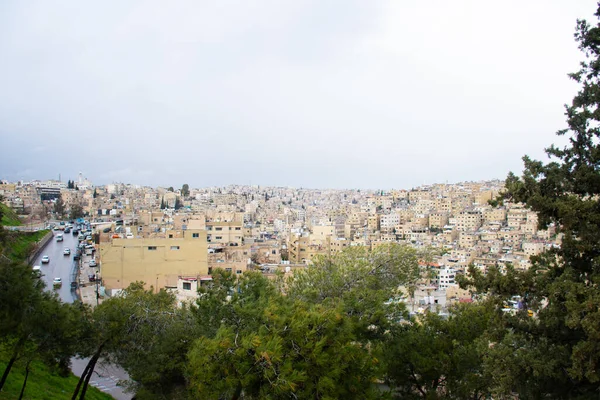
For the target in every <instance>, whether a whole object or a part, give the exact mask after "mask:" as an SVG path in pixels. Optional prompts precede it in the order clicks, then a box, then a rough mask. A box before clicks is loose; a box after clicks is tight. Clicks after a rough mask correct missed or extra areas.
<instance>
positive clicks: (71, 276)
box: [33, 225, 132, 400]
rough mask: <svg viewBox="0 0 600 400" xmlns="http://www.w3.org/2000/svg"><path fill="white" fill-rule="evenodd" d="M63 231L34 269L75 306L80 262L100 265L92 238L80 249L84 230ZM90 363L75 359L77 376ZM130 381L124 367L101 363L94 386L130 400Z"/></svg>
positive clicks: (56, 231)
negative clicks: (126, 385) (127, 382)
mask: <svg viewBox="0 0 600 400" xmlns="http://www.w3.org/2000/svg"><path fill="white" fill-rule="evenodd" d="M57 226H58V225H57ZM63 229H64V230H60V229H58V230H53V231H52V232H53V235H54V237H53V239H52V240H51V241H49V242H48V244H47V245H46V246H45V247H44V249H43V250H42V251H41V252H40V254H39V255H38V256H37V257H36V259H35V260H34V262H33V265H34V269H35V270H38V271H39V272H40V274H41V278H42V280H43V281H44V283H45V284H46V290H53V291H55V292H56V293H57V294H58V296H59V297H60V299H61V300H62V301H63V302H65V303H73V302H75V301H78V300H79V298H78V296H77V285H78V284H79V279H78V277H77V272H78V269H79V267H80V262H81V265H82V266H85V265H88V264H89V262H90V261H91V260H94V262H93V263H92V264H93V265H94V266H95V265H96V262H95V258H94V255H93V252H91V251H89V250H91V249H92V248H93V246H92V245H90V244H89V243H87V239H88V236H89V238H90V239H91V236H90V235H86V236H85V237H84V238H83V240H82V243H83V245H82V246H81V247H79V246H80V241H79V237H80V236H79V234H80V229H81V227H80V228H79V229H77V227H75V230H73V229H71V230H70V231H69V233H67V232H66V228H63ZM59 235H60V236H59ZM86 244H87V246H88V248H87V250H88V253H90V254H88V255H86V248H85V246H86ZM67 249H68V251H67ZM78 249H79V251H78ZM37 267H39V269H38V268H37ZM88 269H89V268H83V269H82V270H83V271H84V272H86V273H87V272H88ZM87 275H89V274H87ZM84 278H85V279H86V280H90V281H91V277H90V276H84ZM94 278H95V276H94ZM94 304H95V302H94ZM87 362H88V359H80V358H72V359H71V370H72V371H73V373H74V374H75V375H77V376H81V374H82V373H83V371H84V369H85V366H86V365H87ZM127 379H129V377H128V375H127V372H125V371H124V370H123V369H121V368H120V367H118V366H113V365H107V364H104V363H102V362H100V363H99V364H97V365H96V369H95V371H94V374H93V376H92V379H91V380H90V385H92V386H95V387H97V388H98V389H100V390H102V391H103V392H105V393H108V394H110V395H111V396H113V397H114V398H115V399H117V400H129V399H131V398H132V395H131V394H129V393H125V392H124V389H123V387H121V386H119V385H118V383H119V381H120V380H127Z"/></svg>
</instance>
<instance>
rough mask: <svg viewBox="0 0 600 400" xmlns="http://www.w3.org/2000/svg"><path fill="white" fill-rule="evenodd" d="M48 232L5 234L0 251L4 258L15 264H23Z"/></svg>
mask: <svg viewBox="0 0 600 400" xmlns="http://www.w3.org/2000/svg"><path fill="white" fill-rule="evenodd" d="M48 232H49V231H47V230H43V231H37V232H6V233H5V235H4V239H3V243H0V250H1V249H2V247H4V249H5V250H4V251H3V252H2V253H3V254H4V255H5V256H6V257H8V258H9V259H11V260H12V261H15V262H24V261H25V260H26V259H27V257H28V256H29V255H30V254H31V251H32V250H33V249H34V248H35V245H36V243H38V242H39V241H40V240H41V239H42V238H43V237H44V236H46V234H47V233H48Z"/></svg>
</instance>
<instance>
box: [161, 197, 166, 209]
mask: <svg viewBox="0 0 600 400" xmlns="http://www.w3.org/2000/svg"><path fill="white" fill-rule="evenodd" d="M165 208H167V204H166V203H165V198H164V197H163V198H162V199H161V200H160V209H161V210H164V209H165Z"/></svg>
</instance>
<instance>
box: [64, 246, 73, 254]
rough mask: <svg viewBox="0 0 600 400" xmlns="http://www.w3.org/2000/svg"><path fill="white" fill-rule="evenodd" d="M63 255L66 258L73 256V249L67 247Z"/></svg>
mask: <svg viewBox="0 0 600 400" xmlns="http://www.w3.org/2000/svg"><path fill="white" fill-rule="evenodd" d="M63 254H64V255H65V256H68V255H70V254H71V249H70V248H68V247H65V249H64V250H63Z"/></svg>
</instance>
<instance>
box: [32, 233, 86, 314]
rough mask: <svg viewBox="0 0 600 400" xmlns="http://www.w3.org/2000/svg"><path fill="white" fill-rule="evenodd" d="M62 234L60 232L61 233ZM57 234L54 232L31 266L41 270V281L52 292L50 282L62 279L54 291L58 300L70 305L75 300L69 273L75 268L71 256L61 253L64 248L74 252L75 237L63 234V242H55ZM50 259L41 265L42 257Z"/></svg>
mask: <svg viewBox="0 0 600 400" xmlns="http://www.w3.org/2000/svg"><path fill="white" fill-rule="evenodd" d="M61 233H62V232H61ZM57 234H58V232H54V239H52V241H50V242H48V244H47V245H46V247H44V250H42V251H41V252H40V254H39V255H38V257H37V258H36V259H35V262H34V263H33V265H39V266H41V268H42V274H43V277H42V279H43V280H44V283H46V288H47V289H49V290H52V281H53V280H54V278H61V279H62V286H61V287H60V288H58V289H54V290H55V291H56V293H58V296H59V297H60V299H61V300H62V301H63V302H65V303H72V302H73V301H75V300H77V295H76V294H75V292H72V291H71V273H72V272H73V270H74V268H77V266H76V265H75V264H74V263H73V255H72V254H71V255H69V256H65V255H63V251H64V249H65V247H68V248H69V249H71V251H73V252H74V251H75V248H76V247H77V244H78V242H77V236H73V235H72V234H70V233H65V234H63V237H64V240H63V241H62V242H57V241H56V235H57ZM43 256H48V257H50V262H49V263H48V264H42V257H43Z"/></svg>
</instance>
